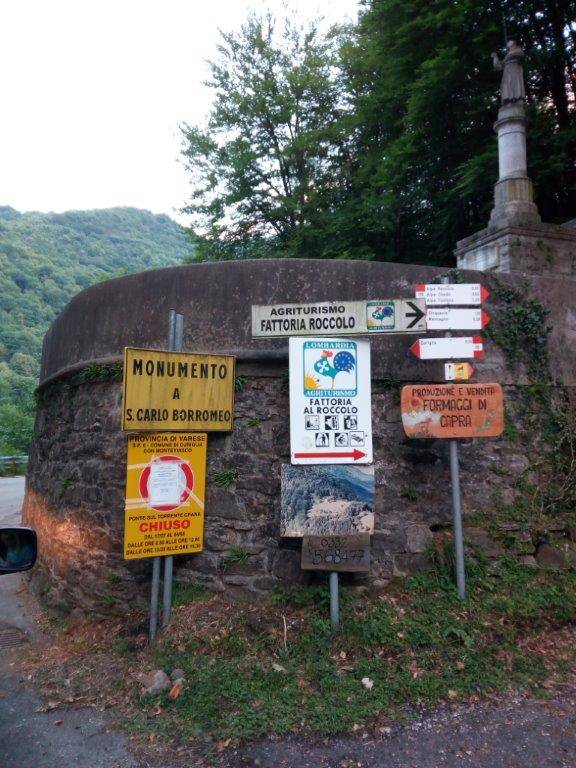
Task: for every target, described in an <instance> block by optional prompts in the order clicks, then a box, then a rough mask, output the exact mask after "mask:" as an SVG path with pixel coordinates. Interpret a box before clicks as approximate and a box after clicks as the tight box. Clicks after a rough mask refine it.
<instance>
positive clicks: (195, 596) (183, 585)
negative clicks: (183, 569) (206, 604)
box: [172, 581, 206, 608]
mask: <svg viewBox="0 0 576 768" xmlns="http://www.w3.org/2000/svg"><path fill="white" fill-rule="evenodd" d="M203 597H206V587H205V586H204V584H200V582H198V581H175V582H174V585H173V587H172V605H173V607H174V608H179V607H180V606H181V605H188V604H189V603H193V602H195V601H196V600H201V599H202V598H203Z"/></svg>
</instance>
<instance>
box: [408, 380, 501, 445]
mask: <svg viewBox="0 0 576 768" xmlns="http://www.w3.org/2000/svg"><path fill="white" fill-rule="evenodd" d="M401 409H402V425H403V427H404V432H405V433H406V434H407V435H408V437H413V438H431V437H440V438H457V437H460V438H465V437H498V435H501V434H502V432H503V430H504V402H503V397H502V387H501V386H500V384H411V385H409V386H406V387H403V388H402V400H401Z"/></svg>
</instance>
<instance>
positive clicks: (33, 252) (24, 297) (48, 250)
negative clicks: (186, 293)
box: [0, 207, 192, 454]
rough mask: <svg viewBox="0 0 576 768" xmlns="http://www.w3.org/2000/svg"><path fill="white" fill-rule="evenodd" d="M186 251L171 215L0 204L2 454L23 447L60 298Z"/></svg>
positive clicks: (168, 260) (181, 256)
mask: <svg viewBox="0 0 576 768" xmlns="http://www.w3.org/2000/svg"><path fill="white" fill-rule="evenodd" d="M191 251H192V246H191V245H190V242H189V241H188V240H187V239H186V237H185V235H184V234H183V232H182V230H181V228H180V226H179V225H178V224H176V222H174V221H172V219H170V218H169V217H168V216H163V215H155V214H152V213H149V212H148V211H141V210H137V209H135V208H110V209H106V210H94V211H68V212H66V213H61V214H55V213H48V214H43V213H25V214H21V213H18V211H15V210H14V209H13V208H10V207H0V454H6V453H11V452H21V451H26V450H27V445H28V440H29V437H30V434H31V430H32V424H33V412H34V408H33V396H32V393H33V390H34V388H35V387H36V384H37V376H38V371H39V366H40V354H41V350H42V338H43V336H44V333H45V332H46V330H47V328H48V326H49V325H50V323H51V322H52V320H53V319H54V318H55V317H56V315H57V314H58V313H59V312H60V310H61V309H62V308H63V307H64V305H65V304H66V302H67V301H68V300H69V299H70V298H71V297H72V296H73V295H74V294H75V293H78V291H81V290H82V289H83V288H87V287H88V286H89V285H93V284H94V283H97V282H99V281H101V280H105V279H107V278H109V277H116V276H118V275H123V274H130V273H132V272H141V271H142V270H145V269H154V268H156V267H166V266H171V265H173V264H180V263H182V261H183V260H184V259H185V258H186V257H187V256H189V255H190V253H191Z"/></svg>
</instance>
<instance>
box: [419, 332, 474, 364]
mask: <svg viewBox="0 0 576 768" xmlns="http://www.w3.org/2000/svg"><path fill="white" fill-rule="evenodd" d="M410 351H411V352H412V353H413V354H414V355H416V357H418V358H420V360H441V359H443V358H448V359H452V358H456V357H464V358H466V357H476V358H482V357H484V346H483V344H482V336H451V337H449V338H447V339H442V338H440V339H418V341H415V342H414V344H412V346H411V347H410Z"/></svg>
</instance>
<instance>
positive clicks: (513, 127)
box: [455, 40, 576, 279]
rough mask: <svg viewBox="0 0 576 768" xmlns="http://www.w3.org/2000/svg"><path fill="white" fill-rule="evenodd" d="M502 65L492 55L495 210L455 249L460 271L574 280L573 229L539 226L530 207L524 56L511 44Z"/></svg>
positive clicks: (575, 236) (535, 211)
mask: <svg viewBox="0 0 576 768" xmlns="http://www.w3.org/2000/svg"><path fill="white" fill-rule="evenodd" d="M507 51H508V52H507V54H506V57H505V58H504V61H503V62H500V60H499V59H498V56H497V55H496V54H495V53H494V54H492V58H493V59H494V63H495V66H496V69H498V70H503V76H502V88H501V99H502V104H501V107H500V109H499V110H498V120H497V121H496V123H495V124H494V130H495V131H496V134H497V136H498V166H499V173H498V181H497V182H496V185H495V187H494V208H493V209H492V213H491V214H490V221H489V222H488V226H487V227H486V229H482V230H480V231H479V232H476V233H475V234H474V235H471V236H470V237H466V238H465V239H464V240H460V242H459V243H457V246H456V251H455V255H456V260H457V264H458V267H459V268H460V269H477V270H483V271H487V270H489V271H494V272H527V273H530V274H539V275H554V276H556V277H557V276H558V275H562V276H563V277H564V278H570V279H574V277H575V276H576V230H575V229H574V228H573V227H571V226H559V225H557V224H543V223H542V221H541V220H540V214H539V213H538V208H537V207H536V205H535V203H534V198H533V192H532V182H531V181H530V179H529V178H528V166H527V159H526V113H525V110H524V99H525V89H524V72H523V69H522V66H523V65H522V61H523V52H522V49H521V48H520V47H519V46H517V45H516V43H515V42H513V41H512V40H511V41H510V42H509V43H508V46H507Z"/></svg>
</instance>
